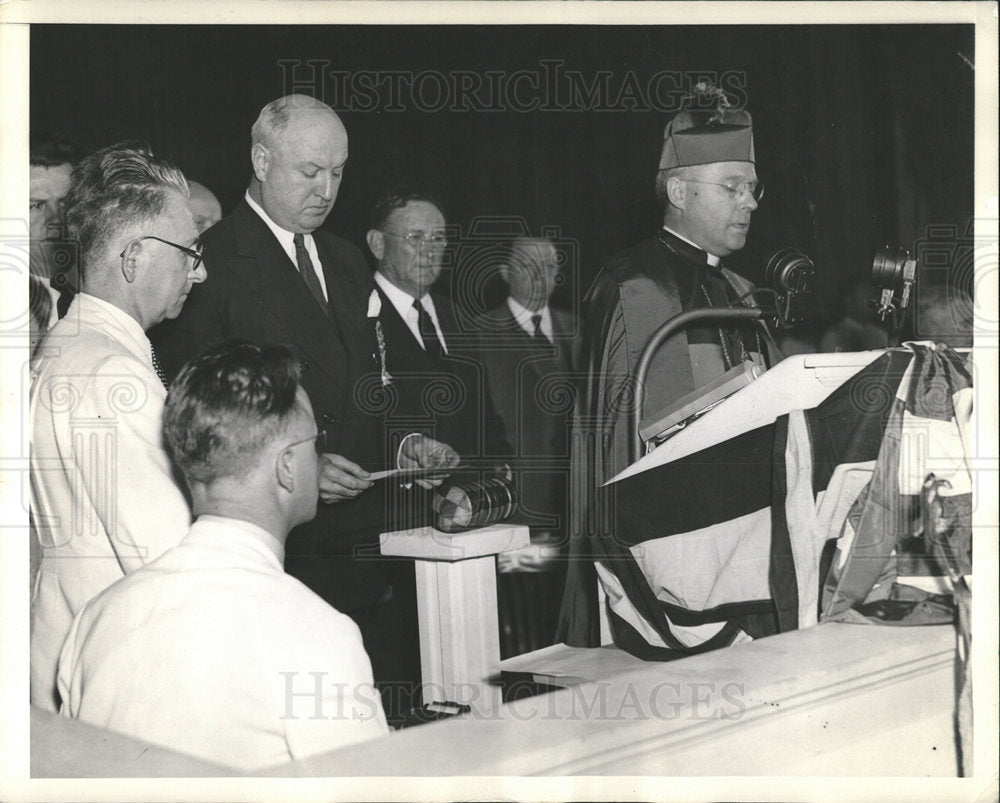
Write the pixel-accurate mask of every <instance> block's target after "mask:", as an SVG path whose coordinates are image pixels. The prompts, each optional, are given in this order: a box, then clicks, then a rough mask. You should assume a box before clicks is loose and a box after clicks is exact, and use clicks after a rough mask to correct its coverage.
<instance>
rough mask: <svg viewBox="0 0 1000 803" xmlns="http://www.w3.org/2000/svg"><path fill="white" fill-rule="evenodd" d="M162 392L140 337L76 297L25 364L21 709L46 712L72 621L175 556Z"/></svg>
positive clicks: (180, 513) (174, 494) (177, 510)
mask: <svg viewBox="0 0 1000 803" xmlns="http://www.w3.org/2000/svg"><path fill="white" fill-rule="evenodd" d="M165 398H166V390H165V389H164V387H163V384H162V383H161V382H160V380H159V378H158V377H157V375H156V373H155V372H154V371H153V364H152V358H151V352H150V346H149V340H147V338H146V335H145V333H144V332H143V330H142V327H141V326H140V325H139V324H138V322H137V321H135V320H134V319H133V318H131V317H130V316H129V315H127V314H126V313H124V312H123V311H122V310H120V309H118V308H117V307H115V306H113V305H111V304H109V303H107V302H105V301H102V300H101V299H98V298H95V297H94V296H90V295H87V294H85V293H81V294H79V295H77V296H76V298H75V299H74V300H73V303H72V304H71V305H70V307H69V310H68V311H67V314H66V316H65V317H64V318H63V319H62V320H60V321H59V322H58V323H57V324H56V325H55V326H54V327H53V328H52V329H50V330H49V332H48V334H47V335H46V337H45V339H44V340H43V341H42V343H41V345H40V346H39V349H38V353H37V355H36V361H35V362H34V364H33V366H32V382H31V396H30V402H31V403H30V408H29V418H30V427H31V428H30V438H31V519H32V529H33V530H34V532H35V534H36V537H37V538H38V541H39V545H40V547H41V560H40V566H39V571H38V574H37V576H36V578H35V582H34V585H33V588H32V616H31V702H32V703H33V704H35V705H39V706H41V707H43V708H46V709H48V710H51V711H55V710H57V700H56V698H55V677H56V661H57V660H58V657H59V650H60V648H61V647H62V643H63V640H64V639H65V637H66V633H67V631H68V630H69V626H70V623H71V622H72V621H73V616H74V615H75V614H76V612H77V611H79V610H80V608H82V607H83V605H84V604H85V603H86V602H87V601H88V600H90V599H91V598H92V597H94V596H96V595H97V594H98V593H99V592H101V591H102V590H103V589H105V588H107V587H108V586H109V585H111V583H113V582H114V581H115V580H117V579H119V578H120V577H122V576H123V575H125V574H127V573H128V572H130V571H133V570H134V569H137V568H138V567H140V566H142V565H143V564H145V563H147V562H148V561H150V560H153V559H154V558H156V557H157V556H159V555H161V554H162V553H163V552H164V550H166V549H169V548H170V547H172V546H175V545H176V544H178V543H179V542H180V540H181V539H182V538H183V537H184V535H185V533H186V532H187V530H188V527H189V526H190V523H191V516H190V512H189V509H188V505H187V502H186V500H185V498H184V495H183V494H182V493H181V490H180V488H179V487H178V485H177V484H176V482H175V481H174V479H173V476H172V475H171V469H170V460H169V458H168V456H167V454H166V452H165V451H164V448H163V445H162V436H161V421H160V419H161V416H162V413H163V402H164V399H165Z"/></svg>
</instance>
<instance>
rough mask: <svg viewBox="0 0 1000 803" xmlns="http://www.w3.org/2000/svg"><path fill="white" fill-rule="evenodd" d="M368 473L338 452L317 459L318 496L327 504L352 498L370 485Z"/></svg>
mask: <svg viewBox="0 0 1000 803" xmlns="http://www.w3.org/2000/svg"><path fill="white" fill-rule="evenodd" d="M369 476H370V475H369V474H368V472H367V471H365V470H364V469H363V468H361V466H359V465H358V464H357V463H355V462H353V461H351V460H348V459H347V458H346V457H344V456H343V455H339V454H332V453H328V454H324V455H323V456H322V457H320V459H319V498H320V499H322V500H323V501H324V502H326V503H327V504H332V503H334V502H345V501H347V500H349V499H354V497H356V496H357V495H358V494H360V493H361V492H362V491H366V490H368V489H369V488H371V487H372V482H371V480H369V479H368V477H369Z"/></svg>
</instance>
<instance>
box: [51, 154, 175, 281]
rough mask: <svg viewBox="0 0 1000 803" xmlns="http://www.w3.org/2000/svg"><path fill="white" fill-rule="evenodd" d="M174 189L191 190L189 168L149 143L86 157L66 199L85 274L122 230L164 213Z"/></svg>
mask: <svg viewBox="0 0 1000 803" xmlns="http://www.w3.org/2000/svg"><path fill="white" fill-rule="evenodd" d="M171 190H174V191H176V192H179V193H180V194H181V195H183V196H184V197H185V198H186V197H187V196H188V184H187V180H186V179H185V178H184V174H183V173H182V172H181V171H180V170H178V169H177V168H176V167H174V165H172V164H170V162H168V161H166V160H165V159H161V158H160V157H158V156H156V155H154V154H153V152H152V150H150V148H149V146H148V145H146V144H145V143H142V142H120V143H118V144H117V145H111V146H110V147H107V148H102V149H101V150H99V151H96V152H94V153H92V154H90V155H89V156H87V157H86V158H84V159H83V161H81V162H80V164H79V165H77V167H76V168H75V169H74V170H73V177H72V179H71V182H70V188H69V192H68V193H67V195H66V200H65V208H66V225H67V228H68V229H69V233H70V236H71V237H73V238H74V239H75V240H76V242H77V244H78V245H79V248H80V265H81V266H82V270H83V273H84V276H86V272H87V270H88V268H89V267H90V266H91V265H92V263H93V262H94V261H97V260H99V259H100V258H101V256H102V255H103V253H104V251H105V250H107V247H108V245H109V243H110V241H111V240H112V238H114V237H115V236H117V235H118V234H119V232H121V231H122V230H123V229H130V228H133V227H134V226H136V225H138V224H139V223H141V222H144V221H148V220H151V219H153V218H155V217H157V216H158V215H160V214H162V213H163V210H164V209H165V208H166V205H167V198H168V196H167V193H168V192H169V191H171ZM123 245H124V244H123ZM115 247H117V244H116V245H115Z"/></svg>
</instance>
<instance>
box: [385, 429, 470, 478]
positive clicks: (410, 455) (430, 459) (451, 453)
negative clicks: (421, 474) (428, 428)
mask: <svg viewBox="0 0 1000 803" xmlns="http://www.w3.org/2000/svg"><path fill="white" fill-rule="evenodd" d="M398 462H399V467H400V468H443V469H448V468H454V467H455V466H457V465H458V464H459V463H460V462H462V459H461V458H460V457H459V456H458V452H456V451H455V450H454V449H452V448H451V447H450V446H449V445H448V444H447V443H441V441H436V440H434V439H433V438H428V437H427V436H426V435H421V434H419V433H414V434H411V435H407V436H406V437H405V438H404V439H403V442H402V443H401V444H400V447H399V457H398ZM446 476H448V473H447V472H442V475H441V476H440V477H428V478H426V479H420V480H417V481H416V482H417V485H419V486H420V487H421V488H434V487H436V486H438V485H440V484H441V483H442V482H443V481H444V478H445V477H446Z"/></svg>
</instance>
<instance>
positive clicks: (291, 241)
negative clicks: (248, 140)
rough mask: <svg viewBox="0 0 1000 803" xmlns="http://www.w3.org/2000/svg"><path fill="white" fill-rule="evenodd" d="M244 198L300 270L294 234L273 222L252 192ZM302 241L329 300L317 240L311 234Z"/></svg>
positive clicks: (304, 236)
mask: <svg viewBox="0 0 1000 803" xmlns="http://www.w3.org/2000/svg"><path fill="white" fill-rule="evenodd" d="M243 198H244V200H245V201H246V202H247V205H248V206H249V207H250V208H251V209H252V210H253V211H254V212H256V213H257V217H259V218H260V219H261V220H263V221H264V223H265V224H266V225H267V227H268V228H269V229H270V230H271V233H272V234H273V235H274V238H275V239H276V240H277V241H278V245H280V246H281V250H282V251H284V252H285V254H286V256H287V257H288V258H289V259H290V260H291V262H292V264H293V265H295V266H296V268H298V264H299V261H298V258H297V257H296V255H295V234H294V232H290V231H288V230H287V229H283V228H281V226H279V225H278V224H277V223H275V222H274V221H273V220H271V217H270V215H268V214H267V212H265V211H264V208H263V207H262V206H261V205H260V204H259V203H257V202H256V201H255V200H254V199H253V198H251V197H250V190H247V191H246V192H245V193H244V195H243ZM302 240H303V242H304V243H305V246H306V251H308V252H309V258H310V259H311V260H312V263H313V268H314V269H315V271H316V276H317V277H318V278H319V284H320V287H322V288H323V293H324V294H325V295H326V296H327V298H329V296H330V294H329V292H328V291H327V287H326V277H325V276H324V275H323V266H322V263H321V262H320V258H319V251H318V250H317V249H316V240H315V238H313V236H312V235H311V234H306V235H303V237H302Z"/></svg>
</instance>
